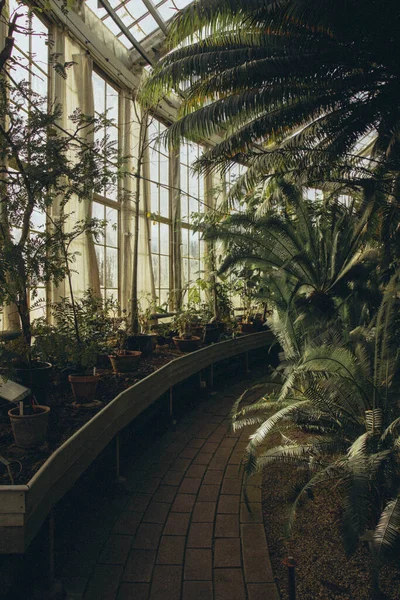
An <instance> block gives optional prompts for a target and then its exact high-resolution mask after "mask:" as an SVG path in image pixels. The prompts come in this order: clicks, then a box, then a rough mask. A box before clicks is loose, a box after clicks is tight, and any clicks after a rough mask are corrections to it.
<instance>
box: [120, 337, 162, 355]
mask: <svg viewBox="0 0 400 600" xmlns="http://www.w3.org/2000/svg"><path fill="white" fill-rule="evenodd" d="M155 345H156V340H155V336H154V335H147V334H145V333H141V334H139V335H128V337H127V338H126V348H127V350H137V351H139V352H141V353H142V356H143V358H145V357H146V356H150V354H151V353H152V352H153V350H154V348H155Z"/></svg>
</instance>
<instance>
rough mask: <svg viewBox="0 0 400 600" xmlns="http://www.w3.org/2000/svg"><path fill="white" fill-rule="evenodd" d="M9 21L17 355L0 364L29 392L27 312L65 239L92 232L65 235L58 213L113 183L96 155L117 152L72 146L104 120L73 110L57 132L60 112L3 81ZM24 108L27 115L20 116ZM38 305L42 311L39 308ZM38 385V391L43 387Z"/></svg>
mask: <svg viewBox="0 0 400 600" xmlns="http://www.w3.org/2000/svg"><path fill="white" fill-rule="evenodd" d="M17 18H18V14H15V16H14V19H13V24H14V28H13V27H11V30H10V31H9V38H7V39H8V41H7V44H6V47H5V48H4V52H2V53H1V55H2V60H1V64H0V68H1V76H0V160H1V165H2V181H1V188H2V194H1V196H2V200H1V207H0V253H1V257H2V260H1V261H0V304H1V305H3V306H4V314H5V315H6V317H7V319H8V326H9V327H10V328H11V327H13V328H15V329H20V335H21V342H20V344H19V350H18V355H17V353H16V352H15V348H14V350H13V351H14V354H15V356H14V360H13V361H12V363H10V361H9V349H8V348H7V347H4V346H2V347H1V348H0V353H1V357H0V362H1V366H2V368H3V369H4V368H5V369H6V370H7V371H8V370H9V367H10V364H11V367H12V370H16V369H18V370H21V369H22V370H25V372H24V373H23V375H22V376H21V379H22V381H23V383H24V384H25V385H27V386H28V387H30V388H32V389H33V390H34V391H36V390H37V389H38V384H37V380H38V379H39V380H41V378H42V376H43V372H44V371H45V370H46V369H48V368H49V367H48V365H43V364H42V363H40V362H38V361H37V359H36V357H35V355H34V353H33V350H32V337H33V336H32V319H31V310H32V308H34V307H37V306H38V304H39V296H40V293H39V290H41V289H42V290H43V289H45V287H46V286H47V285H48V284H49V283H50V282H51V283H52V285H57V284H58V283H60V282H61V281H62V280H63V279H64V278H65V276H66V274H68V270H69V265H68V261H69V260H71V256H66V255H65V253H64V249H65V247H66V240H67V241H70V240H71V239H73V238H74V236H77V235H79V234H81V233H82V232H84V231H87V230H88V229H90V227H91V226H92V223H89V222H87V223H86V222H85V223H81V224H79V225H77V226H76V227H74V228H73V231H72V232H69V233H66V232H65V227H64V225H65V223H66V220H67V218H68V214H66V211H65V207H66V205H67V203H68V201H69V200H70V198H71V197H72V196H74V197H77V198H78V199H79V200H84V199H87V200H89V199H90V198H91V197H92V194H93V191H96V190H98V191H100V190H101V189H103V186H104V185H105V182H109V181H110V180H113V179H114V178H115V174H114V173H112V171H111V170H109V169H108V168H107V167H106V166H105V165H104V154H105V149H106V150H107V156H108V157H112V158H114V157H116V152H117V150H116V149H115V148H114V147H113V143H111V142H108V141H105V142H99V141H95V142H90V141H88V140H85V143H81V141H80V140H81V136H82V134H83V133H84V132H85V131H93V130H96V128H98V127H101V123H103V122H104V119H102V118H101V117H100V118H91V117H87V116H85V115H83V114H82V113H81V112H80V111H75V113H74V114H73V115H72V117H71V129H72V131H71V132H70V133H68V132H66V131H64V130H61V129H60V128H59V122H60V118H61V116H62V108H61V106H60V105H51V106H50V107H49V105H48V100H47V98H45V97H41V96H40V95H38V94H37V93H36V92H34V91H33V90H32V89H31V88H30V87H29V84H28V83H27V82H26V81H22V82H20V83H16V82H15V80H14V79H13V78H12V77H10V67H11V66H12V61H13V59H12V47H13V37H12V36H13V31H14V30H15V24H16V19H17ZM6 50H7V52H5V51H6ZM5 66H7V67H8V68H7V69H6V68H4V67H5ZM65 69H66V65H64V66H63V65H60V64H59V63H57V70H58V71H60V70H61V71H62V73H63V75H65ZM26 105H29V111H28V112H25V110H24V109H23V107H24V106H26ZM105 146H106V148H105ZM55 203H57V205H58V208H59V211H58V212H59V214H60V215H61V216H60V217H59V218H56V219H55V218H53V216H52V211H51V208H52V206H53V205H54V204H55ZM38 217H39V218H40V220H42V222H43V224H42V225H39V226H38V225H35V223H37V221H38ZM42 306H43V307H44V308H45V302H42ZM20 372H22V371H20ZM38 373H40V375H39V376H38ZM40 386H41V387H42V388H45V387H46V383H45V380H42V383H41V384H40ZM40 386H39V387H40Z"/></svg>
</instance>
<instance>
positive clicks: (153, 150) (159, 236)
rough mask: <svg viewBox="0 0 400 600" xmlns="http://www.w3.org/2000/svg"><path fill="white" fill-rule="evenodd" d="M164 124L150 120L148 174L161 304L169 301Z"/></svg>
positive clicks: (167, 175)
mask: <svg viewBox="0 0 400 600" xmlns="http://www.w3.org/2000/svg"><path fill="white" fill-rule="evenodd" d="M164 130H165V127H164V126H163V125H162V124H161V123H160V122H159V121H157V120H156V119H152V120H151V122H150V123H149V129H148V140H149V160H150V168H149V176H150V183H149V186H150V199H151V200H150V209H151V213H152V223H151V260H152V266H153V275H154V284H155V288H156V295H157V298H158V301H159V302H160V304H164V303H165V302H167V301H168V295H169V287H170V286H169V282H170V277H169V263H170V202H169V157H168V153H167V151H166V150H165V149H164V147H163V146H162V144H161V142H160V139H159V136H160V134H161V133H162V132H163V131H164Z"/></svg>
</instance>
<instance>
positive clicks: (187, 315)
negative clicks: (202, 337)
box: [171, 304, 201, 339]
mask: <svg viewBox="0 0 400 600" xmlns="http://www.w3.org/2000/svg"><path fill="white" fill-rule="evenodd" d="M200 324H201V323H200V320H199V314H198V309H197V307H196V306H195V305H193V304H189V305H188V306H186V307H185V308H183V309H182V310H180V311H179V312H178V313H177V314H176V315H175V317H174V319H173V321H172V324H171V326H172V329H176V330H177V331H178V333H179V337H181V338H184V339H190V338H191V337H192V336H193V334H192V329H193V327H196V326H199V325H200Z"/></svg>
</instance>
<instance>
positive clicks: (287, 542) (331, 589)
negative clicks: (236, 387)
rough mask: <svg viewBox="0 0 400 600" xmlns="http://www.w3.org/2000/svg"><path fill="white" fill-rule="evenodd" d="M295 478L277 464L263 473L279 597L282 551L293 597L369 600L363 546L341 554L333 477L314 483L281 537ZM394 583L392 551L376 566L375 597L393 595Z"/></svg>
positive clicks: (397, 592) (396, 571) (398, 590)
mask: <svg viewBox="0 0 400 600" xmlns="http://www.w3.org/2000/svg"><path fill="white" fill-rule="evenodd" d="M285 433H286V434H287V435H290V433H288V432H285ZM274 437H275V439H273V437H272V436H271V439H270V441H269V443H268V447H273V446H274V445H277V444H279V443H281V442H280V439H279V436H274ZM250 481H251V480H250ZM301 481H303V485H304V479H302V478H301V476H299V473H298V471H296V468H295V467H293V466H292V465H287V464H283V463H281V464H279V466H278V465H276V466H272V467H269V468H267V469H265V470H264V474H263V516H264V525H265V529H266V532H267V538H268V548H269V552H270V558H271V563H272V568H273V572H274V575H275V577H276V582H277V584H278V586H279V589H280V593H281V598H282V600H289V598H290V597H289V593H288V585H287V582H288V571H287V568H286V567H285V566H284V564H283V562H282V561H283V560H284V559H286V558H287V557H288V556H293V558H294V559H295V561H296V598H299V599H301V600H373V599H374V596H373V593H372V578H371V570H372V564H371V555H370V553H369V551H368V548H367V545H366V544H360V545H359V547H358V549H357V551H356V552H355V553H354V555H352V556H351V557H349V558H348V557H347V556H346V551H345V548H344V545H343V541H342V533H341V527H342V523H343V520H342V515H343V504H344V498H343V495H342V493H341V491H340V487H338V486H337V485H335V483H336V482H332V483H331V484H326V485H321V486H317V487H315V488H314V498H313V499H308V500H306V501H305V502H304V503H302V504H301V505H300V506H299V508H298V511H297V516H296V521H295V525H294V528H293V533H292V536H291V538H290V539H288V538H287V537H286V535H285V533H284V528H285V524H286V520H287V516H288V514H289V509H290V507H291V503H292V502H293V500H294V497H295V495H294V490H295V485H296V483H297V484H299V485H300V483H301ZM298 489H299V488H297V491H298ZM399 582H400V565H399V564H398V554H396V555H395V554H393V560H392V561H391V562H390V563H388V564H386V565H384V566H382V567H381V570H380V581H379V583H380V589H381V591H382V592H383V594H382V596H381V599H382V600H383V599H385V600H398V599H399V598H400V587H399V586H400V583H399Z"/></svg>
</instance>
